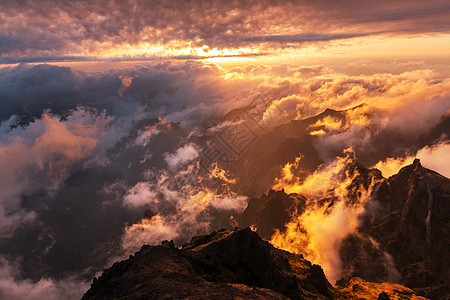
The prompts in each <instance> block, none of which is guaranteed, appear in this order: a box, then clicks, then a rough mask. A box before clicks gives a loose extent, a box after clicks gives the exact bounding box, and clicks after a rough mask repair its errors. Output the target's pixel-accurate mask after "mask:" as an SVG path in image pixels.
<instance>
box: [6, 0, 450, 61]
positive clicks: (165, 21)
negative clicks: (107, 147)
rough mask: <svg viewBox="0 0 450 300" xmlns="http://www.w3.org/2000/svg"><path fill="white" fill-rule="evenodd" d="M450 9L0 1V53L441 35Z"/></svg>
mask: <svg viewBox="0 0 450 300" xmlns="http://www.w3.org/2000/svg"><path fill="white" fill-rule="evenodd" d="M105 7H107V8H108V9H105ZM349 8H351V9H349ZM449 10H450V7H449V6H448V4H446V3H444V2H443V1H440V0H434V1H429V2H427V3H426V4H424V3H423V2H420V1H413V2H411V1H409V2H397V3H395V4H392V3H390V2H387V1H382V2H381V3H380V2H377V3H364V5H362V4H361V3H360V2H358V1H347V2H345V4H342V3H340V2H339V3H336V2H334V1H321V2H319V3H315V2H314V3H310V2H298V1H279V2H277V3H273V2H272V1H268V0H265V1H246V2H239V3H229V2H223V1H211V2H208V3H207V4H206V3H204V2H201V1H200V2H190V1H177V2H176V3H161V2H159V1H142V2H135V1H131V0H127V1H121V2H111V1H107V0H102V1H96V2H95V3H86V2H84V1H67V0H60V1H56V2H55V1H50V0H45V1H40V2H39V4H37V3H35V2H33V1H23V2H20V3H18V2H15V1H2V3H1V5H0V12H1V13H0V17H1V19H2V20H3V22H2V25H1V26H0V32H2V35H0V45H1V47H0V53H1V56H2V57H7V58H8V59H10V60H14V59H17V58H18V57H23V58H24V60H25V61H26V60H27V57H50V59H51V58H52V57H55V56H56V57H57V56H61V57H63V58H66V59H67V58H70V57H74V56H80V58H76V59H77V60H78V59H83V57H98V56H106V57H124V59H127V57H129V56H130V55H131V56H134V57H136V58H137V59H139V57H140V56H142V55H143V56H145V55H148V54H149V53H150V55H153V56H161V53H162V52H166V51H167V52H170V50H171V49H172V50H180V49H182V48H184V49H191V50H192V49H196V48H199V49H202V47H203V46H204V45H208V46H209V48H210V49H214V48H216V49H230V48H231V49H233V48H249V47H254V48H264V47H262V45H261V43H268V42H269V43H270V45H269V47H267V46H265V47H266V49H270V48H272V49H274V48H275V49H276V48H278V47H279V45H276V46H274V45H273V43H275V44H279V43H280V42H282V43H284V44H287V45H290V46H292V45H291V44H292V43H298V42H304V41H308V42H317V41H329V40H334V39H342V38H349V37H354V36H363V35H367V34H371V33H373V32H374V31H376V32H388V33H392V34H397V35H398V34H409V35H411V34H417V33H419V34H420V33H435V32H442V33H446V32H448V29H449V27H448V22H446V20H447V14H448V12H449ZM130 16H132V18H130ZM161 49H164V51H161ZM184 52H186V51H184ZM191 52H192V51H191ZM191 52H188V53H189V54H187V56H189V55H190V54H191ZM180 53H183V52H180ZM192 53H195V52H192ZM164 54H165V53H164ZM184 54H185V55H186V53H184ZM169 55H170V54H169ZM200 56H201V55H200Z"/></svg>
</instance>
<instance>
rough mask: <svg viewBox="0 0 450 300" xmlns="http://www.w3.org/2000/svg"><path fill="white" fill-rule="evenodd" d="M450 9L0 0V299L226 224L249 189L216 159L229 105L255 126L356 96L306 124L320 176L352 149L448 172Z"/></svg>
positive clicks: (387, 163)
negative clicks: (337, 113)
mask: <svg viewBox="0 0 450 300" xmlns="http://www.w3.org/2000/svg"><path fill="white" fill-rule="evenodd" d="M449 19H450V4H449V3H448V2H447V1H435V0H431V1H427V2H424V1H415V0H414V1H392V0H390V1H384V0H382V1H356V0H355V1H353V0H350V1H331V0H330V1H328V0H326V1H252V0H249V1H182V0H174V1H141V0H123V1H119V0H117V1H107V0H98V1H87V0H86V1H83V0H78V1H77V0H75V1H68V0H40V1H32V0H20V1H17V0H2V1H1V2H0V170H1V171H0V299H23V298H33V299H61V298H65V299H78V298H79V297H80V296H81V295H82V294H83V293H84V292H85V291H86V290H87V288H88V287H89V284H90V282H91V279H92V277H93V276H98V275H99V272H101V270H103V269H104V268H106V267H108V266H109V265H111V264H112V263H113V262H114V261H117V260H120V259H123V258H126V257H128V255H130V254H132V253H134V251H137V250H138V249H139V248H140V246H141V245H142V244H144V243H149V244H158V243H160V242H161V240H168V239H173V240H174V241H175V243H176V244H177V245H181V244H182V243H184V242H187V241H189V239H190V237H191V236H193V235H198V234H206V233H209V232H210V231H212V230H218V229H220V228H221V227H226V226H231V225H235V223H236V221H235V218H236V216H238V215H239V214H240V213H242V211H243V210H244V209H245V207H246V205H247V201H248V198H249V197H250V196H251V195H252V193H253V192H254V191H250V190H245V189H242V188H236V185H237V184H239V181H240V180H241V181H242V180H244V179H243V178H239V176H233V174H232V172H231V171H232V170H231V168H230V170H228V169H227V165H226V164H220V163H219V162H221V161H222V162H223V159H222V158H223V157H225V156H227V155H228V156H230V155H232V156H233V159H240V158H242V157H243V156H241V150H242V151H244V150H245V148H244V147H241V148H233V147H231V149H230V144H227V145H228V146H227V145H224V136H223V132H224V130H226V129H227V128H237V129H236V130H238V129H239V128H241V127H239V126H241V125H242V124H243V122H244V123H245V122H247V121H249V120H248V119H242V120H240V121H236V120H237V119H233V118H231V117H230V116H233V113H234V114H239V113H242V111H244V114H246V116H250V117H251V119H250V121H251V122H253V123H251V124H253V125H251V126H250V127H251V129H252V130H253V131H252V132H253V133H254V137H255V138H258V137H260V135H261V134H262V132H265V131H266V130H269V129H270V128H274V127H276V126H279V125H282V124H288V123H289V122H292V121H299V120H302V119H305V118H309V117H313V116H316V115H318V114H320V113H322V112H324V111H325V110H326V109H333V110H346V109H349V108H353V107H356V106H359V105H361V104H365V105H362V106H359V108H358V109H353V110H349V111H347V112H345V115H346V121H345V122H343V121H341V120H337V119H334V118H323V119H319V120H317V122H316V123H314V124H312V125H311V127H308V134H309V135H310V136H311V140H312V147H313V148H314V149H315V151H317V157H318V159H320V161H321V162H323V164H324V165H323V166H322V169H321V170H331V169H332V168H333V166H336V165H339V164H338V162H339V163H340V162H341V161H342V158H337V156H336V155H338V154H339V153H341V154H342V153H347V152H348V151H349V150H348V149H349V148H351V149H352V151H354V152H355V155H356V159H358V160H359V161H360V162H362V163H363V164H364V165H365V166H366V167H373V166H376V167H377V168H379V169H380V170H381V171H382V172H383V175H384V176H385V177H389V176H392V175H394V174H395V173H397V172H398V170H399V169H400V168H401V167H402V166H404V165H406V164H410V163H411V162H412V161H413V159H414V158H415V157H419V158H420V159H421V161H422V163H423V165H424V166H425V167H428V168H431V169H433V170H435V171H437V172H439V173H441V174H443V175H444V176H447V177H449V176H450V166H449V163H448V162H449V161H450V157H449V153H450V151H448V149H449V145H450V143H449V138H448V134H449V124H450V121H449V120H450V77H449V76H450V53H449V51H448V49H450V22H449V21H448V20H449ZM249 108H250V110H248V109H249ZM230 112H231V114H230ZM247 113H248V114H247ZM227 116H228V118H227ZM230 118H231V119H230ZM246 118H247V117H246ZM250 121H249V122H250ZM246 124H247V123H246ZM233 126H236V127H233ZM245 126H247V125H245ZM252 126H253V127H252ZM250 127H248V126H247V128H250ZM230 132H231V131H230ZM250 141H251V140H250ZM225 142H226V141H225ZM228 142H229V140H228ZM225 144H226V143H225ZM242 145H243V144H241V146H242ZM244 146H246V145H244ZM215 150H218V152H214V151H215ZM219 150H220V151H221V152H220V151H219ZM346 151H347V152H346ZM213 152H214V153H219V152H220V155H222V156H219V154H217V155H218V156H216V161H208V162H210V163H211V162H215V164H214V163H212V164H210V165H208V167H207V168H205V167H202V166H203V165H202V163H203V162H204V160H205V157H211V153H213ZM228 156H227V157H228ZM299 162H300V165H301V163H302V161H301V159H300V156H298V153H296V154H295V155H294V156H293V157H292V158H290V161H289V162H288V164H286V166H293V165H295V164H297V165H298V163H299ZM285 163H286V162H283V163H282V164H280V166H279V170H278V169H277V170H278V171H279V172H280V178H281V174H282V171H283V170H284V169H283V166H284V164H285ZM339 170H340V169H339ZM255 172H256V171H255ZM319 173H320V172H319ZM319 173H317V174H319ZM323 173H326V172H325V171H323ZM328 173H330V172H328ZM314 174H316V173H314ZM333 174H334V173H333ZM234 177H236V178H234ZM325 178H329V177H326V176H325ZM294 179H295V178H294ZM294 179H293V178H290V180H291V181H292V180H294ZM294 181H295V180H294ZM280 182H281V181H280ZM286 182H287V181H286ZM297 183H298V182H297ZM283 184H285V187H288V183H283ZM289 184H290V183H289ZM298 184H300V186H305V182H303V183H298ZM278 185H279V184H278ZM278 185H277V184H275V182H268V183H266V186H267V187H268V188H269V187H274V186H278ZM280 188H281V186H280ZM366 200H367V199H365V200H364V201H366ZM310 213H311V215H314V216H315V214H316V213H320V212H310ZM358 213H359V210H358V211H355V212H352V214H351V216H348V217H349V218H350V217H351V218H353V219H352V220H353V221H355V218H357V214H358ZM336 215H340V214H338V213H336ZM299 219H300V220H301V219H303V220H309V219H308V216H305V217H304V218H299ZM324 219H325V220H326V218H324ZM345 220H347V219H345ZM349 224H350V223H349ZM352 224H353V223H352ZM295 228H297V227H295ZM329 228H330V230H331V229H332V230H335V229H336V226H329ZM348 230H349V231H351V230H353V227H351V228H350V227H349V228H348ZM329 234H330V236H336V234H335V232H333V231H331V232H330V233H329ZM279 237H282V235H280V236H277V238H279ZM274 240H275V238H274ZM280 244H283V243H281V242H280ZM319 248H320V247H319ZM334 250H336V249H334ZM335 252H336V251H335ZM316 254H317V253H316ZM316 256H317V255H316ZM321 262H322V261H321ZM323 263H325V264H328V265H333V264H329V262H326V261H325V262H323ZM333 276H339V274H336V272H334V273H333ZM336 278H337V277H336Z"/></svg>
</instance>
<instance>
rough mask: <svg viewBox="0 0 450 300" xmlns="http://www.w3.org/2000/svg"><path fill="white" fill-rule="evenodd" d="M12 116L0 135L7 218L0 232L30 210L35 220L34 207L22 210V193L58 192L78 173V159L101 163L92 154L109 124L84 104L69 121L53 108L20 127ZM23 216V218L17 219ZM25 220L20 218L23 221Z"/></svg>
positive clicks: (0, 195) (1, 198)
mask: <svg viewBox="0 0 450 300" xmlns="http://www.w3.org/2000/svg"><path fill="white" fill-rule="evenodd" d="M15 119H17V118H15V117H12V118H11V119H9V120H8V121H6V122H4V123H2V125H1V128H2V131H3V132H2V133H3V134H2V136H1V139H0V168H1V169H2V170H4V171H3V172H2V173H1V175H0V190H1V192H0V207H1V208H0V211H2V212H3V213H4V214H3V215H2V222H1V227H0V232H2V234H3V233H4V232H5V231H9V230H11V228H10V226H11V225H12V224H11V222H8V219H9V218H10V217H9V215H11V216H12V217H13V218H14V216H15V215H16V214H17V213H21V214H26V215H27V217H24V218H23V220H24V221H27V220H29V216H31V215H32V212H24V211H22V212H21V207H20V202H21V198H20V197H21V196H22V195H24V194H32V193H34V192H38V191H42V190H44V191H47V192H50V193H53V192H54V191H56V190H57V189H58V188H59V186H60V185H61V184H62V183H63V182H64V180H65V179H66V178H67V177H68V176H69V174H70V172H72V171H73V170H72V168H73V167H74V166H75V164H79V165H81V166H82V165H83V164H84V165H85V166H87V165H89V164H91V163H95V161H96V158H95V157H93V156H92V155H93V154H94V150H95V149H96V147H97V144H98V142H99V139H100V138H101V136H102V134H103V130H104V129H105V127H106V126H107V124H108V123H109V121H110V120H109V119H108V118H106V117H105V116H101V115H100V116H96V115H91V114H90V112H89V111H86V110H84V109H83V108H79V109H78V110H77V111H74V112H73V114H72V115H70V116H69V117H68V118H67V120H66V121H61V120H59V118H58V117H55V116H53V115H51V114H49V113H44V114H43V115H42V117H41V119H38V120H35V121H34V122H31V123H30V124H29V125H28V126H26V127H15V128H12V129H9V130H8V127H10V126H11V125H13V124H14V123H15V122H14V120H15ZM16 221H17V220H16ZM19 224H20V222H14V226H18V225H19Z"/></svg>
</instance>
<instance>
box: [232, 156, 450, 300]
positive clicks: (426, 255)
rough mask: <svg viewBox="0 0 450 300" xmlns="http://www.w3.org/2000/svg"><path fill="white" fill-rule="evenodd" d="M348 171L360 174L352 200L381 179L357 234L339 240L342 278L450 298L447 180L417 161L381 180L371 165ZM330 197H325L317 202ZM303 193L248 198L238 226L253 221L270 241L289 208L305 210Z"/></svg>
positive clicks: (449, 197) (353, 186)
mask: <svg viewBox="0 0 450 300" xmlns="http://www.w3.org/2000/svg"><path fill="white" fill-rule="evenodd" d="M347 171H348V172H349V175H352V174H355V173H357V174H359V175H358V176H356V177H355V178H354V180H353V182H352V183H351V184H350V186H349V189H348V197H347V199H348V202H349V204H352V203H353V202H354V201H355V199H356V197H357V196H358V193H360V192H361V190H360V188H359V187H361V186H364V187H365V188H367V187H368V185H369V184H370V183H371V181H372V179H375V180H378V181H380V182H379V183H378V184H377V186H376V187H375V188H374V192H373V194H372V196H373V199H372V200H370V201H369V202H368V203H367V204H366V210H365V213H364V214H363V215H362V216H361V218H360V219H361V225H360V227H359V228H358V230H357V232H355V233H353V234H352V235H349V236H348V237H347V238H346V239H345V240H344V241H343V243H342V246H341V250H340V254H341V259H342V261H343V263H342V267H343V270H342V271H343V276H344V278H343V279H342V280H340V281H339V283H342V282H346V281H348V280H349V279H350V278H352V277H355V276H359V277H362V278H364V279H366V280H369V281H378V282H381V281H387V280H388V281H396V282H399V283H402V284H406V285H407V286H410V287H412V288H414V289H415V290H416V291H417V292H418V293H420V294H422V295H425V296H427V297H430V298H433V299H448V298H449V297H450V286H449V282H450V255H449V250H448V245H450V235H449V234H448V233H449V232H450V223H449V222H448V216H449V214H450V179H448V178H446V177H444V176H441V175H440V174H438V173H436V172H433V171H431V170H428V169H426V168H424V167H423V166H422V165H421V163H420V160H415V161H414V163H413V164H411V165H409V166H406V167H404V168H403V169H402V170H400V172H399V173H398V174H397V175H394V176H392V177H390V178H388V179H383V178H382V177H381V173H380V172H379V171H378V170H376V169H367V168H365V167H364V166H362V165H361V164H358V163H355V164H352V165H350V166H349V168H348V170H347ZM325 200H326V201H331V202H332V201H333V200H332V199H324V200H319V203H320V202H321V201H324V202H326V201H325ZM304 203H305V201H304V197H303V196H301V195H297V194H290V195H287V194H286V193H285V192H284V191H270V192H269V193H267V194H264V195H262V196H261V197H258V198H252V199H250V201H249V204H248V207H247V209H246V210H245V211H244V213H243V215H242V217H241V219H240V222H241V223H240V224H242V225H245V226H250V225H255V227H256V228H257V232H258V233H260V234H261V236H262V237H263V238H265V239H268V240H270V238H271V236H272V235H273V232H274V230H275V229H278V230H281V231H283V229H284V225H283V224H286V223H288V222H289V221H290V218H291V215H292V214H293V212H294V211H295V212H297V214H301V213H302V211H303V210H304Z"/></svg>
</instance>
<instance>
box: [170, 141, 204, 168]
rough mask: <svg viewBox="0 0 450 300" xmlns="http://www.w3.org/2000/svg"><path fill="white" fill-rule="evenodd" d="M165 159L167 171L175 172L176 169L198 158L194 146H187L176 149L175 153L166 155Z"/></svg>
mask: <svg viewBox="0 0 450 300" xmlns="http://www.w3.org/2000/svg"><path fill="white" fill-rule="evenodd" d="M164 156H165V159H166V162H167V165H168V166H169V169H171V170H175V169H176V168H178V167H181V166H183V165H185V164H186V163H188V162H190V161H192V160H193V159H195V158H197V157H198V156H199V154H198V151H197V149H196V148H195V145H194V144H192V143H191V144H187V145H184V146H183V147H181V148H178V149H177V150H176V151H175V153H172V154H170V153H166V154H165V155H164Z"/></svg>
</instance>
